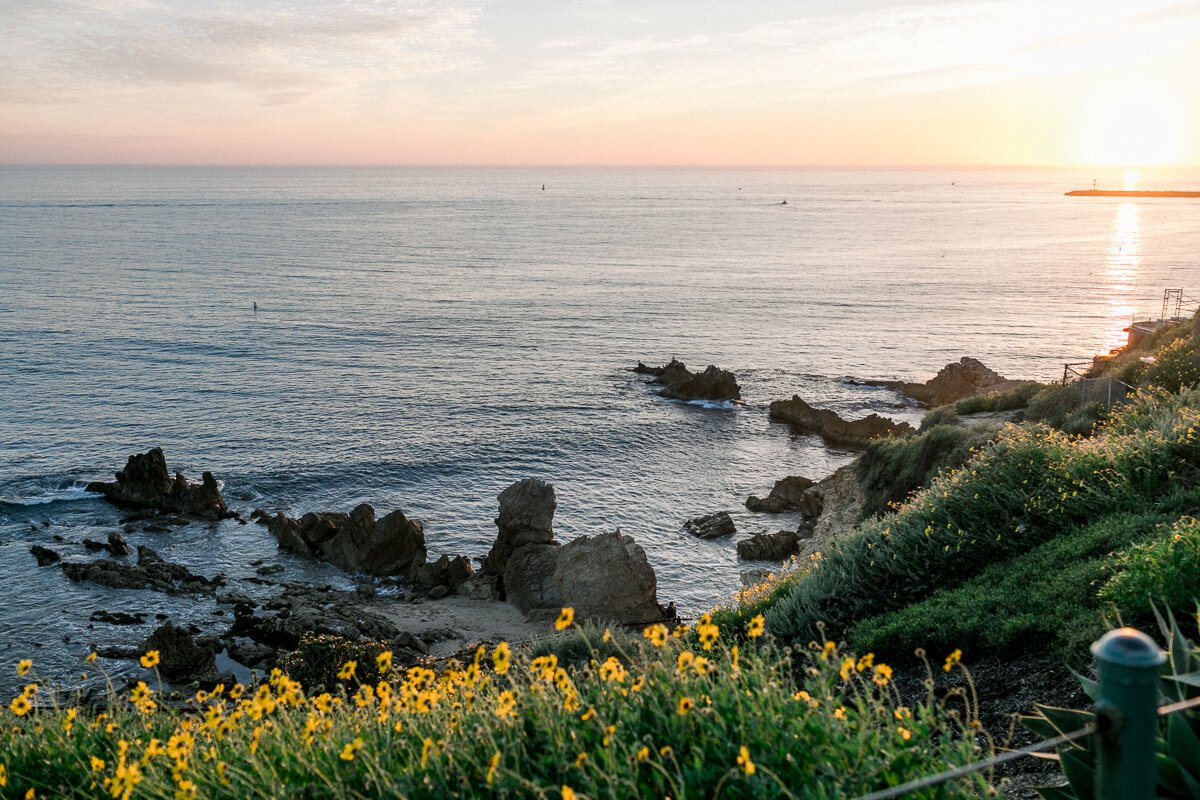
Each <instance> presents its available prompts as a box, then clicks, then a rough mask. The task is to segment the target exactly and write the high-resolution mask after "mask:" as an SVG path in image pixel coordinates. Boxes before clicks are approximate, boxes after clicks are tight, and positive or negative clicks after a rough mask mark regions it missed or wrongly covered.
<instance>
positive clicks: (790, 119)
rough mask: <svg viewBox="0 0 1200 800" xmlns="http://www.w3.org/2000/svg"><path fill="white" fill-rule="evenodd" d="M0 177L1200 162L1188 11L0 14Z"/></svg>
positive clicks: (526, 8)
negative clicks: (317, 168) (39, 169)
mask: <svg viewBox="0 0 1200 800" xmlns="http://www.w3.org/2000/svg"><path fill="white" fill-rule="evenodd" d="M0 163H9V164H14V163H134V164H159V163H164V164H177V163H181V164H578V165H585V164H630V165H642V164H646V165H673V164H680V165H762V166H792V165H794V166H835V165H844V166H852V165H853V166H943V165H944V166H951V165H954V166H966V165H997V166H1003V165H1045V166H1056V165H1063V166H1067V165H1121V166H1129V167H1152V166H1156V165H1187V166H1196V165H1200V0H1189V1H1188V2H1180V1H1179V0H944V1H942V0H915V1H914V2H893V1H892V0H820V1H819V2H816V1H814V0H791V1H790V2H784V1H783V0H736V1H735V0H731V1H730V2H709V1H708V0H688V1H687V2H677V1H676V0H639V1H638V2H631V1H629V0H290V2H274V1H272V0H240V1H239V2H230V1H228V0H0Z"/></svg>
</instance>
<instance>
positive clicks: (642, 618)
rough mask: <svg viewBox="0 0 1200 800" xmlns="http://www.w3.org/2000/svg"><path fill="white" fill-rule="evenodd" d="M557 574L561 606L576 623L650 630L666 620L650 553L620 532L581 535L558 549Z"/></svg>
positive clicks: (555, 578)
mask: <svg viewBox="0 0 1200 800" xmlns="http://www.w3.org/2000/svg"><path fill="white" fill-rule="evenodd" d="M557 555H558V558H557V564H556V566H555V569H554V583H555V584H557V586H558V591H559V593H560V596H561V604H562V605H563V606H568V607H571V608H574V609H575V616H576V619H580V620H593V621H611V622H615V623H618V624H622V625H635V624H636V625H648V624H650V623H652V622H658V621H659V620H661V619H663V609H662V608H661V607H660V606H659V605H658V579H657V578H656V577H655V575H654V570H653V569H652V568H651V567H650V562H649V561H648V560H647V559H646V551H645V550H643V549H642V548H641V546H640V545H638V543H637V542H635V541H634V540H633V537H631V536H626V535H625V534H623V533H621V532H620V531H614V532H612V533H602V534H600V535H598V536H591V537H588V536H581V537H579V538H578V539H575V540H574V541H572V542H570V543H568V544H566V545H564V546H563V547H561V548H559V552H558V554H557Z"/></svg>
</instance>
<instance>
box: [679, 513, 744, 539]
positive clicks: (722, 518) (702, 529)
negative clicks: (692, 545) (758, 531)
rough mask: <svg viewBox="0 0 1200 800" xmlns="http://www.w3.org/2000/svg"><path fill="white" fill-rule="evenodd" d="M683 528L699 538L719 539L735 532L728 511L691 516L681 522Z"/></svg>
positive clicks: (735, 529)
mask: <svg viewBox="0 0 1200 800" xmlns="http://www.w3.org/2000/svg"><path fill="white" fill-rule="evenodd" d="M683 529H684V530H685V531H687V532H688V533H690V534H691V535H692V536H697V537H699V538H701V539H719V538H721V537H722V536H732V535H733V534H735V533H737V528H736V527H734V524H733V518H732V517H730V516H729V512H728V511H718V512H717V513H715V514H709V515H707V516H703V517H693V518H692V519H689V520H688V521H687V522H685V523H683Z"/></svg>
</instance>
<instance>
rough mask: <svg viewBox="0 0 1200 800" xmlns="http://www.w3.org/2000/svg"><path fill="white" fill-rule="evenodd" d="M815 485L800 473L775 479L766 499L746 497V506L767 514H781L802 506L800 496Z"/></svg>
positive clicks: (753, 496) (754, 496)
mask: <svg viewBox="0 0 1200 800" xmlns="http://www.w3.org/2000/svg"><path fill="white" fill-rule="evenodd" d="M812 485H813V481H811V480H809V479H808V478H805V477H803V476H800V475H789V476H788V477H786V478H780V479H779V480H777V481H775V485H774V486H772V487H771V493H770V494H768V495H767V496H766V498H765V499H763V498H760V497H757V496H756V495H750V496H749V497H748V498H746V508H748V509H750V510H751V511H757V512H760V513H765V514H781V513H783V512H785V511H793V510H795V509H797V508H800V498H801V497H803V496H804V491H805V490H806V489H808V487H810V486H812Z"/></svg>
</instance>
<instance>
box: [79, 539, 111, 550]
mask: <svg viewBox="0 0 1200 800" xmlns="http://www.w3.org/2000/svg"><path fill="white" fill-rule="evenodd" d="M83 546H84V547H85V548H87V549H88V550H90V551H91V552H93V553H99V552H100V551H101V550H107V549H108V545H107V544H105V543H104V542H97V541H96V540H95V539H84V540H83Z"/></svg>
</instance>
